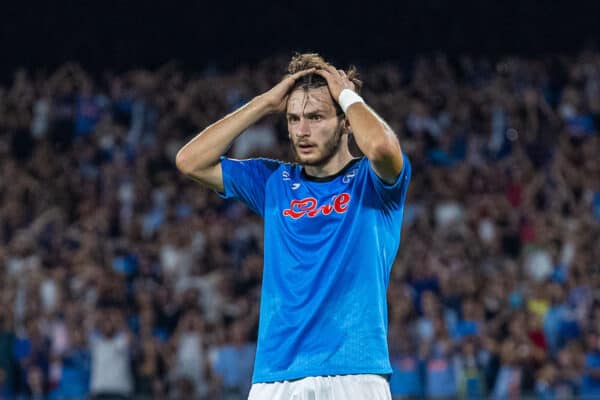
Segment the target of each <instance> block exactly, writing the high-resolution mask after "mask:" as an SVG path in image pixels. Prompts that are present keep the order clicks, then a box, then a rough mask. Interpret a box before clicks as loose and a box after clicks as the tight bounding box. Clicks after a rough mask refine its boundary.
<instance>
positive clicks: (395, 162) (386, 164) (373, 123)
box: [315, 66, 404, 183]
mask: <svg viewBox="0 0 600 400" xmlns="http://www.w3.org/2000/svg"><path fill="white" fill-rule="evenodd" d="M315 73H316V74H319V75H321V76H322V77H323V78H325V79H326V80H327V85H328V87H329V91H330V93H331V96H332V97H333V98H334V99H335V101H338V99H339V97H340V93H341V92H342V90H344V89H350V90H354V84H353V83H352V82H351V81H350V80H349V79H348V78H347V77H346V74H345V72H344V71H338V70H337V69H335V68H334V67H333V66H328V67H326V68H322V69H317V70H316V71H315ZM346 118H347V119H348V122H349V123H350V127H351V130H352V133H353V134H354V138H355V140H356V144H357V145H358V147H359V148H360V150H361V151H362V152H363V153H364V155H365V156H366V157H367V158H368V159H369V161H370V162H371V165H372V166H373V170H374V171H375V173H376V174H377V175H378V176H379V177H380V178H381V179H382V180H383V181H384V182H386V183H393V182H394V181H395V180H396V178H397V177H398V175H399V174H400V172H401V171H402V167H403V165H404V159H403V156H402V151H401V149H400V142H399V141H398V138H397V137H396V134H395V133H394V132H393V131H392V129H391V128H390V127H389V126H388V124H387V123H386V122H385V121H383V119H381V117H379V116H378V115H377V114H376V113H375V111H373V110H372V109H371V108H370V107H369V106H367V105H366V104H365V103H354V104H352V105H351V106H350V107H348V110H347V111H346Z"/></svg>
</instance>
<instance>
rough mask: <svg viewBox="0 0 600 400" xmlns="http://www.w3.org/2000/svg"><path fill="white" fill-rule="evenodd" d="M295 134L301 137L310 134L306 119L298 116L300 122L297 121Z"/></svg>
mask: <svg viewBox="0 0 600 400" xmlns="http://www.w3.org/2000/svg"><path fill="white" fill-rule="evenodd" d="M296 134H297V135H298V136H301V137H304V136H308V135H310V125H309V123H308V120H307V119H305V118H300V122H299V123H298V131H297V133H296Z"/></svg>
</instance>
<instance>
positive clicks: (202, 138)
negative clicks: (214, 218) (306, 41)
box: [175, 69, 314, 192]
mask: <svg viewBox="0 0 600 400" xmlns="http://www.w3.org/2000/svg"><path fill="white" fill-rule="evenodd" d="M312 72H314V69H309V70H305V71H301V72H298V73H295V74H293V75H289V76H287V77H285V78H284V79H283V80H282V81H281V82H279V83H278V84H277V85H275V86H274V87H273V88H271V89H270V90H269V91H267V92H265V93H263V94H262V95H259V96H257V97H255V98H254V99H252V100H251V101H250V102H249V103H248V104H246V105H244V106H243V107H241V108H239V109H237V110H236V111H234V112H233V113H231V114H229V115H227V116H225V117H224V118H222V119H220V120H219V121H217V122H215V123H214V124H212V125H210V126H208V127H207V128H206V129H204V130H203V131H202V132H200V133H199V134H198V135H196V137H194V138H193V139H192V140H190V141H189V142H188V143H187V144H186V145H185V146H183V147H182V148H181V149H180V150H179V152H178V153H177V157H176V160H175V162H176V164H177V168H178V169H179V171H181V172H182V173H184V174H185V175H187V176H189V177H190V178H192V179H194V180H196V181H197V182H199V183H201V184H203V185H204V186H207V187H209V188H211V189H214V190H217V191H219V192H223V191H224V187H223V173H222V170H221V163H220V161H219V158H220V157H221V156H222V155H223V154H225V152H226V151H227V149H228V148H229V146H230V145H231V143H232V142H233V141H234V140H235V139H236V138H237V137H238V136H239V135H240V134H241V133H242V132H244V131H245V130H246V129H248V128H249V127H250V126H251V125H253V124H254V123H256V122H257V121H258V120H260V119H261V118H262V117H264V116H265V115H267V114H270V113H274V112H282V111H284V110H285V105H286V103H287V98H288V96H289V91H290V89H291V88H292V86H293V85H294V83H295V82H296V79H298V78H300V77H302V76H304V75H306V74H309V73H312Z"/></svg>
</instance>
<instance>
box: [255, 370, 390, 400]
mask: <svg viewBox="0 0 600 400" xmlns="http://www.w3.org/2000/svg"><path fill="white" fill-rule="evenodd" d="M391 399H392V395H391V394H390V385H389V384H388V381H387V380H386V379H385V378H384V377H382V376H380V375H371V374H361V375H336V376H310V377H307V378H303V379H298V380H294V381H283V382H273V383H255V384H253V385H252V388H251V389H250V395H249V396H248V400H391Z"/></svg>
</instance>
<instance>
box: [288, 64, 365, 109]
mask: <svg viewBox="0 0 600 400" xmlns="http://www.w3.org/2000/svg"><path fill="white" fill-rule="evenodd" d="M328 65H332V64H330V63H328V62H327V61H325V59H324V58H323V57H322V56H321V55H320V54H318V53H303V54H300V53H296V54H295V55H294V56H293V57H292V59H291V60H290V63H289V64H288V73H289V74H295V73H296V72H300V71H304V70H306V69H310V68H323V67H325V66H328ZM346 76H347V77H348V79H350V81H351V82H352V83H354V87H355V89H356V92H357V93H360V90H361V88H362V85H363V83H362V81H361V80H360V79H359V77H358V72H357V71H356V67H354V66H353V65H351V66H350V68H348V70H347V71H346ZM323 86H327V81H326V80H325V78H323V77H322V76H321V75H318V74H308V75H305V76H303V77H301V78H300V79H298V80H297V81H296V83H295V84H294V86H293V87H292V89H291V91H294V90H296V89H298V88H302V89H304V90H308V89H316V88H320V87H323ZM334 104H335V106H336V110H337V111H338V114H340V113H341V112H342V110H341V108H340V107H339V105H338V104H337V101H334Z"/></svg>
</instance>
